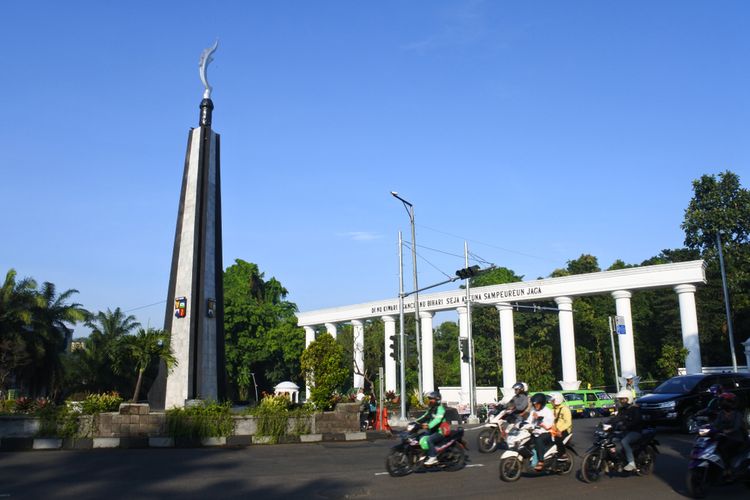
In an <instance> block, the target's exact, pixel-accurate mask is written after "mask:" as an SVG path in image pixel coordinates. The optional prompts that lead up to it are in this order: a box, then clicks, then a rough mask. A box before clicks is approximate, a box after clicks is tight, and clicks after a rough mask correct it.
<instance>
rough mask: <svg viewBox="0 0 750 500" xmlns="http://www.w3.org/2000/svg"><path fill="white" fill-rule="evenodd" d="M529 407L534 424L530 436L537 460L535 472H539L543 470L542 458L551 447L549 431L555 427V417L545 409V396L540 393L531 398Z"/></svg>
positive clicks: (550, 411)
mask: <svg viewBox="0 0 750 500" xmlns="http://www.w3.org/2000/svg"><path fill="white" fill-rule="evenodd" d="M531 405H532V406H533V408H534V409H533V410H532V411H531V419H530V421H531V422H533V423H534V430H533V431H532V433H531V434H532V435H533V436H534V448H535V449H536V456H537V459H538V460H539V461H538V462H537V464H536V470H537V471H540V470H542V469H543V468H544V461H543V460H542V457H544V454H545V453H546V452H547V450H548V449H549V447H550V446H551V445H552V435H551V434H550V430H551V429H552V428H553V427H554V425H555V416H554V414H553V413H552V410H550V409H549V408H547V396H545V395H544V394H542V393H537V394H534V395H533V396H531Z"/></svg>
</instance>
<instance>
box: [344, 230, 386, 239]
mask: <svg viewBox="0 0 750 500" xmlns="http://www.w3.org/2000/svg"><path fill="white" fill-rule="evenodd" d="M340 236H346V237H347V238H351V239H352V240H354V241H372V240H378V239H380V238H382V236H381V235H379V234H376V233H373V232H370V231H349V232H348V233H343V234H341V235H340Z"/></svg>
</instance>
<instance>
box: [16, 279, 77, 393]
mask: <svg viewBox="0 0 750 500" xmlns="http://www.w3.org/2000/svg"><path fill="white" fill-rule="evenodd" d="M76 293H78V290H66V291H64V292H62V293H60V294H58V293H57V290H56V287H55V285H54V284H52V283H49V282H44V283H43V284H42V287H41V289H39V290H38V291H37V293H36V300H35V305H34V307H33V309H32V328H31V330H30V331H28V332H27V334H26V335H24V342H25V343H26V348H27V353H28V354H29V357H30V358H31V362H30V363H29V364H28V365H26V366H25V367H24V368H23V372H24V379H25V381H26V384H27V386H28V389H29V392H30V393H31V394H32V395H42V394H46V395H50V396H54V395H56V394H58V391H60V390H61V389H62V379H63V362H62V355H63V353H64V352H65V349H66V348H67V345H68V342H69V340H70V339H71V337H72V333H73V330H72V328H70V327H69V326H68V325H74V324H76V323H78V322H79V321H83V319H84V318H85V317H86V315H87V314H88V312H87V311H86V310H85V309H83V307H82V306H81V304H78V303H72V304H69V303H68V301H69V300H70V298H71V297H72V296H73V295H74V294H76Z"/></svg>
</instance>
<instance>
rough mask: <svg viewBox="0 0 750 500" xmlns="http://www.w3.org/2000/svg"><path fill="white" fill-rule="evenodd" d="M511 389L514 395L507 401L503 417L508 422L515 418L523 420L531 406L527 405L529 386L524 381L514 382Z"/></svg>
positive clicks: (515, 419)
mask: <svg viewBox="0 0 750 500" xmlns="http://www.w3.org/2000/svg"><path fill="white" fill-rule="evenodd" d="M512 388H513V390H514V391H515V393H516V394H515V395H514V396H513V397H512V398H511V400H510V402H508V406H506V410H508V412H507V413H506V414H505V415H506V417H505V419H506V420H507V421H508V422H515V421H517V420H525V419H526V417H528V416H529V412H530V411H531V408H530V407H529V395H528V392H529V386H528V384H527V383H526V382H516V383H515V384H513V387H512Z"/></svg>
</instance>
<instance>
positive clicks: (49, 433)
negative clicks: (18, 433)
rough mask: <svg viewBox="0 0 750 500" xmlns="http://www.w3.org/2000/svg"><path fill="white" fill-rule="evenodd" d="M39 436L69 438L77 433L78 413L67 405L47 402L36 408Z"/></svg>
mask: <svg viewBox="0 0 750 500" xmlns="http://www.w3.org/2000/svg"><path fill="white" fill-rule="evenodd" d="M36 414H37V416H38V417H39V432H38V433H37V435H38V436H41V437H59V438H70V437H74V436H77V435H78V434H79V432H78V431H79V421H78V417H79V416H80V413H78V412H77V411H75V410H72V409H70V408H68V407H67V406H55V405H54V404H47V405H44V406H42V407H40V408H39V409H38V410H37V413H36Z"/></svg>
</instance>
